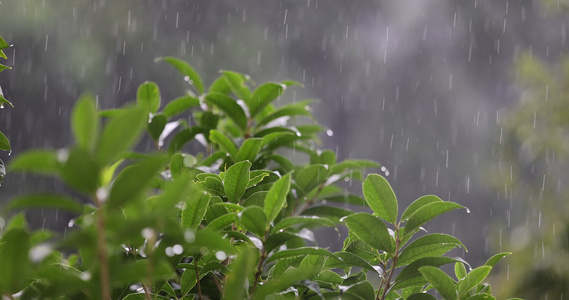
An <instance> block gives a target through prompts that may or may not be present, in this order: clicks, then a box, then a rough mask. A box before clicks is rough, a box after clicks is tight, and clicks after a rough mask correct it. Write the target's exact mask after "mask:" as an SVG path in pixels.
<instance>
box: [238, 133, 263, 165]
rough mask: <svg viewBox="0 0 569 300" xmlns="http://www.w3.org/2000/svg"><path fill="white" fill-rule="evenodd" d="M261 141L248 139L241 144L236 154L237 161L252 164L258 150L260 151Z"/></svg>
mask: <svg viewBox="0 0 569 300" xmlns="http://www.w3.org/2000/svg"><path fill="white" fill-rule="evenodd" d="M262 142H263V139H259V138H249V139H246V140H245V142H243V145H241V148H239V152H238V153H237V161H242V160H248V161H250V162H254V161H255V158H256V157H257V154H259V150H261V145H262Z"/></svg>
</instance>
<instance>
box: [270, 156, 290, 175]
mask: <svg viewBox="0 0 569 300" xmlns="http://www.w3.org/2000/svg"><path fill="white" fill-rule="evenodd" d="M267 159H270V160H272V161H274V162H276V163H277V164H279V166H280V167H281V169H282V170H283V171H284V172H285V173H288V172H290V171H292V170H294V164H293V163H292V162H291V161H290V160H289V159H288V158H286V157H284V156H282V155H278V154H271V155H269V156H267Z"/></svg>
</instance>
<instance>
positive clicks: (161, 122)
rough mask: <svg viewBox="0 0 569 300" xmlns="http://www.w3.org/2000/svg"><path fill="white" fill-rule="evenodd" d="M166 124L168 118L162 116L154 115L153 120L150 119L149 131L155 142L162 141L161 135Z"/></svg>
mask: <svg viewBox="0 0 569 300" xmlns="http://www.w3.org/2000/svg"><path fill="white" fill-rule="evenodd" d="M166 122H167V120H166V116H164V115H162V114H157V115H154V116H152V119H150V123H148V128H147V129H148V133H149V134H150V137H152V139H153V140H154V141H155V142H158V140H159V139H160V135H161V134H162V132H163V131H164V127H166ZM160 146H161V145H160Z"/></svg>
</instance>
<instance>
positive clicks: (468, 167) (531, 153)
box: [0, 0, 569, 299]
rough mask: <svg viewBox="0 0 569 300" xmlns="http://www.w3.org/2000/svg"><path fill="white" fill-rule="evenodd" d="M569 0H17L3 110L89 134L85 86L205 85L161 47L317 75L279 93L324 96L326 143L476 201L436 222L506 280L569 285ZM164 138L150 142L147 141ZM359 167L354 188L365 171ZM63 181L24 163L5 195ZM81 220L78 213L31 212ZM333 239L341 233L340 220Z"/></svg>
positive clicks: (267, 73) (49, 130) (206, 62)
mask: <svg viewBox="0 0 569 300" xmlns="http://www.w3.org/2000/svg"><path fill="white" fill-rule="evenodd" d="M568 3H569V1H567V0H563V1H561V0H550V1H538V0H511V1H476V0H474V1H453V0H425V1H411V0H399V1H363V0H353V1H340V0H326V1H322V0H320V1H318V0H302V1H252V0H241V1H199V0H196V1H175V0H172V1H158V0H154V1H151V0H145V1H142V0H140V1H135V0H121V1H108V0H98V1H84V0H59V1H49V0H9V1H4V2H3V3H2V4H1V5H0V35H1V36H3V37H4V38H5V40H6V41H7V42H8V43H11V44H13V47H12V48H10V49H7V51H5V52H6V54H7V55H8V57H9V59H8V60H7V61H6V64H7V65H9V66H12V67H13V70H9V71H5V72H2V74H0V86H1V87H2V89H3V91H4V95H5V97H6V98H7V99H8V100H10V101H12V103H13V104H14V105H15V106H16V107H15V108H5V109H3V110H0V130H1V131H3V132H4V133H5V134H6V135H7V136H8V137H9V139H10V141H11V143H12V148H13V153H12V155H11V156H8V153H0V158H2V159H3V160H4V161H6V162H9V160H10V159H11V157H13V156H14V155H18V154H19V153H21V152H23V151H24V150H26V149H30V148H34V147H40V148H55V149H57V148H62V147H65V146H67V145H69V144H70V143H71V136H70V129H69V127H68V123H69V114H70V110H71V108H72V106H73V102H74V101H75V100H76V99H77V98H78V96H79V95H80V94H81V93H84V92H91V93H93V94H95V95H97V99H98V105H99V107H101V108H110V107H117V106H120V105H122V104H124V103H126V102H129V101H133V100H134V99H135V95H136V88H137V86H138V85H139V84H141V83H142V82H144V81H145V80H152V81H155V82H157V83H158V84H159V85H160V88H161V92H162V98H163V103H164V101H168V100H170V99H174V98H175V97H177V96H179V95H180V94H181V93H183V92H184V90H185V89H187V86H186V85H185V84H186V83H185V82H184V81H183V80H182V79H181V78H180V77H179V76H178V75H177V74H176V72H175V71H173V69H172V68H170V67H169V66H167V65H166V64H164V63H154V58H156V57H159V56H166V55H168V56H177V57H179V58H182V59H184V60H187V61H189V62H190V63H191V64H192V65H193V66H194V67H195V68H196V69H197V70H199V72H200V75H201V76H202V78H204V79H205V81H206V83H210V82H211V80H212V79H213V78H214V76H215V75H216V74H217V72H218V71H219V70H220V69H229V70H235V71H239V72H244V73H247V74H249V75H250V76H251V77H252V78H253V79H254V80H255V81H256V82H262V81H267V80H283V79H293V80H297V81H301V82H303V83H304V84H305V86H306V88H304V89H300V88H294V89H291V91H287V93H286V94H285V96H284V97H282V98H281V99H280V100H279V101H282V102H288V101H295V100H301V99H304V98H315V99H319V102H318V103H317V104H316V105H315V106H314V112H315V115H316V116H317V118H318V120H319V122H320V123H321V124H322V125H323V126H325V127H327V128H329V129H330V130H331V131H329V132H328V134H323V136H322V141H323V146H324V147H326V148H329V149H332V150H334V151H336V152H337V155H338V157H339V158H340V159H343V158H365V159H373V160H377V161H379V162H380V163H382V164H383V165H384V166H385V167H387V169H388V170H389V177H388V179H389V180H390V182H391V184H392V185H393V186H394V189H395V191H396V193H397V194H398V195H399V197H400V198H399V201H400V202H402V204H403V205H407V204H408V203H410V202H411V201H413V200H414V199H416V198H417V197H419V196H421V195H424V194H436V195H439V196H440V197H441V198H443V199H445V200H451V201H455V202H458V203H460V204H463V205H466V206H467V207H469V208H470V211H471V213H470V214H467V213H465V212H456V213H452V214H449V215H446V216H443V217H441V218H439V219H436V220H435V221H434V223H433V225H431V227H430V228H427V230H433V231H441V232H447V233H453V234H455V235H456V236H457V237H459V238H460V239H461V240H463V242H464V243H465V245H466V246H467V247H468V249H469V251H470V252H469V253H462V252H459V253H456V255H459V256H464V257H467V258H468V260H469V261H473V262H474V266H477V265H479V264H482V263H483V262H484V261H485V259H487V258H488V257H489V256H490V255H491V254H493V253H495V252H497V251H513V252H515V254H514V255H513V256H511V257H510V258H508V259H507V260H506V261H505V262H504V263H502V264H500V265H499V267H498V268H499V270H498V271H494V272H493V276H494V277H493V280H494V283H497V284H494V285H493V286H494V288H495V290H497V291H498V292H500V293H501V295H503V296H504V297H505V296H514V295H515V296H520V297H525V298H527V299H562V298H563V297H564V295H565V297H569V285H568V284H567V282H569V257H567V253H566V250H567V246H568V243H569V241H568V240H569V221H568V220H569V219H568V218H567V217H568V215H569V213H568V208H567V207H568V205H567V187H566V186H567V184H568V179H567V178H568V177H567V175H568V173H569V168H568V165H567V159H568V157H569V127H568V126H569V99H568V95H569V94H568V93H569V63H568V62H567V60H566V58H565V57H566V53H567V50H568V48H567V46H568V45H567V21H568V20H569V18H568V15H567V7H568ZM147 146H149V144H144V145H142V146H141V147H142V148H143V149H144V147H147ZM356 186H357V185H356V184H354V188H356ZM63 189H64V187H62V185H61V184H60V183H59V182H56V181H54V180H49V179H47V180H46V179H40V178H36V177H31V176H29V175H22V174H8V176H7V178H6V180H5V181H4V183H3V185H2V186H1V187H0V205H1V203H5V202H6V201H8V200H9V199H10V197H11V196H13V195H16V194H19V193H23V192H26V191H30V190H34V191H48V190H63ZM30 216H31V217H30V218H31V219H32V222H33V224H34V226H36V227H38V228H39V227H41V226H45V227H50V228H56V229H60V230H65V228H66V225H67V222H68V220H69V218H70V217H72V216H69V215H64V214H63V213H59V212H50V211H36V212H32V213H31V214H30ZM325 236H327V239H326V240H324V241H323V242H322V246H325V247H339V245H340V241H339V239H338V237H337V235H336V234H335V233H333V232H329V233H327V232H325Z"/></svg>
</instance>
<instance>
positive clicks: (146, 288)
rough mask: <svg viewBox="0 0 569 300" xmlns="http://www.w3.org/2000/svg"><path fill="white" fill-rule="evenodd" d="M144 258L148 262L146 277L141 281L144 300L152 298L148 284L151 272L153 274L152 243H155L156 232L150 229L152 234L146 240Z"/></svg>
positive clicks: (150, 282)
mask: <svg viewBox="0 0 569 300" xmlns="http://www.w3.org/2000/svg"><path fill="white" fill-rule="evenodd" d="M146 245H147V249H146V258H147V261H148V264H147V265H146V278H145V279H144V280H143V282H142V287H143V288H144V294H145V295H146V300H152V298H151V297H150V293H151V290H150V288H149V286H150V285H151V284H152V280H151V278H152V274H154V255H153V254H154V245H156V232H154V231H152V235H151V236H150V238H149V239H148V240H147V242H146Z"/></svg>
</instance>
